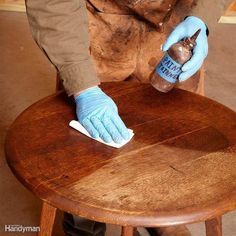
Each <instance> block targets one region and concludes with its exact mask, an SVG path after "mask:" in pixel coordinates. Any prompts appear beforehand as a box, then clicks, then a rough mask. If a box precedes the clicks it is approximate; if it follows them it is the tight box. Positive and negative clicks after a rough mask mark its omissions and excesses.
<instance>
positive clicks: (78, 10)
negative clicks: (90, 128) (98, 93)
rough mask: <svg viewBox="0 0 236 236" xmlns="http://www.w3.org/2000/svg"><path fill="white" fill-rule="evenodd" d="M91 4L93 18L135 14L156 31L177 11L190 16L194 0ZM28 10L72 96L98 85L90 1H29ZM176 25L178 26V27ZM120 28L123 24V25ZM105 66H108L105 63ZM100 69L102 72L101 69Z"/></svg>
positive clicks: (40, 41)
mask: <svg viewBox="0 0 236 236" xmlns="http://www.w3.org/2000/svg"><path fill="white" fill-rule="evenodd" d="M87 2H89V4H91V2H92V5H93V6H94V5H95V13H94V14H95V15H94V17H93V18H97V16H96V14H97V12H96V11H98V13H99V12H100V11H102V12H104V11H105V13H108V14H106V15H105V18H107V17H108V18H109V14H110V13H111V14H114V13H115V14H118V15H119V14H120V15H122V14H124V15H129V14H133V15H134V17H136V15H137V21H140V19H143V22H145V21H147V22H149V23H150V27H151V28H152V27H153V25H156V26H155V27H159V26H162V25H163V21H167V20H168V19H169V15H170V13H172V11H173V8H175V9H177V10H175V11H176V12H177V15H180V13H179V12H184V15H187V12H186V9H187V8H188V7H186V6H187V5H192V4H193V2H194V0H165V1H156V2H153V1H150V0H149V1H148V0H145V1H144V0H143V1H137V0H120V1H118V0H106V1H102V0H91V1H87ZM149 2H150V3H149ZM177 3H182V5H183V7H182V8H178V6H177ZM179 5H180V4H179ZM97 6H99V9H97V8H96V7H97ZM176 6H177V7H176ZM26 9H27V16H28V20H29V24H30V28H31V31H32V34H33V37H34V39H35V40H36V42H37V44H38V46H39V47H40V48H41V49H42V50H43V52H44V53H45V54H46V55H47V57H48V58H49V60H50V61H51V62H52V63H53V64H54V65H55V67H56V68H57V70H58V72H59V75H60V77H61V79H62V81H63V85H64V87H65V89H66V91H67V93H68V95H72V94H74V93H77V92H79V91H81V90H84V89H86V88H88V87H91V86H95V85H98V84H99V79H98V77H97V74H96V70H95V67H94V64H93V61H92V59H91V57H90V52H89V45H90V40H89V33H88V18H87V10H86V1H83V0H70V1H64V0H40V1H39V0H26ZM90 15H91V14H90ZM172 15H173V14H172ZM105 18H104V17H103V16H102V17H99V21H103V20H104V19H105ZM90 19H91V17H90ZM141 21H142V20H141ZM175 21H176V20H174V23H176V22H175ZM103 23H104V21H103ZM105 24H107V22H105ZM116 24H119V21H118V22H117V23H116ZM143 24H144V23H143ZM171 24H173V22H171ZM90 25H91V27H90V28H93V22H92V23H91V22H90ZM95 26H96V24H95ZM148 27H149V26H148ZM148 27H146V28H147V32H148V31H150V30H148ZM95 28H96V27H95ZM108 28H109V27H108ZM96 29H98V28H96ZM94 32H95V30H94ZM98 33H99V32H98ZM92 35H93V36H92V37H93V40H94V39H95V40H96V35H95V34H92ZM144 39H145V36H144ZM132 40H133V39H132ZM98 43H100V42H98ZM151 44H153V43H151ZM152 47H153V46H152ZM93 50H94V49H93ZM157 50H159V48H157ZM152 51H153V50H152ZM156 59H158V57H156ZM102 60H103V59H102ZM96 64H98V63H96ZM102 66H104V63H103V64H102ZM99 67H100V68H101V66H99ZM97 68H98V66H97ZM121 70H122V68H121ZM109 73H110V72H109ZM148 73H149V71H148Z"/></svg>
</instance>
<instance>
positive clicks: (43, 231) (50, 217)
mask: <svg viewBox="0 0 236 236" xmlns="http://www.w3.org/2000/svg"><path fill="white" fill-rule="evenodd" d="M56 211H57V209H56V208H55V207H53V206H50V205H49V204H47V203H46V202H44V203H43V207H42V211H41V217H40V232H39V233H38V236H51V235H52V230H53V224H54V220H55V216H56Z"/></svg>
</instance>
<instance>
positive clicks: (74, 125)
mask: <svg viewBox="0 0 236 236" xmlns="http://www.w3.org/2000/svg"><path fill="white" fill-rule="evenodd" d="M69 126H70V127H72V128H74V129H76V130H78V131H79V132H80V133H82V134H84V135H86V136H87V137H89V138H92V139H94V140H96V141H98V142H100V143H103V144H106V145H108V146H111V147H114V148H121V147H122V146H124V145H125V144H127V143H128V142H129V141H130V140H131V139H132V137H133V136H134V132H133V130H132V129H128V131H129V133H130V138H129V139H128V140H123V141H122V143H115V142H113V141H112V142H111V143H106V142H104V141H103V140H102V139H101V138H93V137H91V135H90V134H89V133H88V131H87V130H86V129H85V128H84V127H83V126H82V125H81V124H80V123H79V122H78V121H76V120H72V121H71V122H70V123H69Z"/></svg>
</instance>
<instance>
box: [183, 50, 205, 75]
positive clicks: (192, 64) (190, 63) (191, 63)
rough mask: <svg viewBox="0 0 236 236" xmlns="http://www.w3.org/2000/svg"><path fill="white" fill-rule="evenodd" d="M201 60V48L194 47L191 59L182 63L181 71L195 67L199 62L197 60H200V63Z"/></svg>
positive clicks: (202, 57)
mask: <svg viewBox="0 0 236 236" xmlns="http://www.w3.org/2000/svg"><path fill="white" fill-rule="evenodd" d="M203 60H204V55H203V53H202V51H201V48H199V47H196V48H195V50H194V53H193V56H192V57H191V59H190V60H189V61H188V62H186V63H185V64H184V65H183V67H182V71H188V70H191V69H192V68H194V67H196V65H197V64H199V62H201V64H202V63H203Z"/></svg>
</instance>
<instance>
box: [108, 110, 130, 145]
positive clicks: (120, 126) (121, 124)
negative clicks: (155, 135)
mask: <svg viewBox="0 0 236 236" xmlns="http://www.w3.org/2000/svg"><path fill="white" fill-rule="evenodd" d="M111 120H112V122H113V124H114V125H115V126H116V128H117V129H118V131H119V132H120V134H121V136H122V137H123V139H125V140H128V139H129V138H130V133H129V131H128V129H127V127H126V126H125V124H124V122H123V121H122V120H121V118H120V116H119V115H118V114H117V115H116V116H112V117H111Z"/></svg>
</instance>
